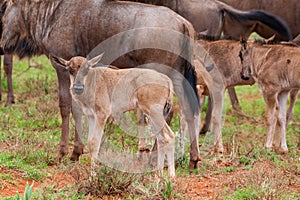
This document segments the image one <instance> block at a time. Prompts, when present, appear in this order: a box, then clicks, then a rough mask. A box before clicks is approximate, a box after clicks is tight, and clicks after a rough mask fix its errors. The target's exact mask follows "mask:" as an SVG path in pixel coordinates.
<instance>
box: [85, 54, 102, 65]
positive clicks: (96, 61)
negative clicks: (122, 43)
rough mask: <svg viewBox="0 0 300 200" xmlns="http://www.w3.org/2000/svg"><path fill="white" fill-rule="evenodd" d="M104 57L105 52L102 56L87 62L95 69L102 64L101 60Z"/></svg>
mask: <svg viewBox="0 0 300 200" xmlns="http://www.w3.org/2000/svg"><path fill="white" fill-rule="evenodd" d="M103 55H104V52H103V53H102V54H100V55H98V56H96V57H94V58H92V59H90V60H88V61H87V62H88V64H89V66H90V67H95V66H96V65H97V64H98V63H99V62H100V60H101V59H102V57H103Z"/></svg>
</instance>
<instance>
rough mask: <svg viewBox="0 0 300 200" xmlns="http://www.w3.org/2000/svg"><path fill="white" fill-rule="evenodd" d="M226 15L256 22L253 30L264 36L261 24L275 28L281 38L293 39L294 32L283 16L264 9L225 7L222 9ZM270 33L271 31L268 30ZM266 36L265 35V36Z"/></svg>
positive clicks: (275, 32)
mask: <svg viewBox="0 0 300 200" xmlns="http://www.w3.org/2000/svg"><path fill="white" fill-rule="evenodd" d="M222 12H223V13H224V16H225V17H226V15H228V16H229V17H230V18H231V19H232V20H235V21H238V22H240V23H243V22H251V21H252V23H253V24H256V26H257V27H256V28H255V29H254V30H253V31H255V32H257V33H258V34H260V35H261V36H263V31H262V29H261V28H258V27H259V26H267V27H268V28H270V29H272V30H274V34H276V35H277V36H278V37H279V38H280V39H281V40H284V41H289V40H292V34H291V31H290V28H289V27H288V25H287V24H286V22H285V21H283V20H282V19H281V18H279V17H277V16H275V15H272V14H270V13H268V12H266V11H263V10H249V11H240V10H236V9H233V8H232V7H229V6H228V7H224V8H223V9H222ZM268 33H269V34H270V32H268ZM263 37H264V36H263Z"/></svg>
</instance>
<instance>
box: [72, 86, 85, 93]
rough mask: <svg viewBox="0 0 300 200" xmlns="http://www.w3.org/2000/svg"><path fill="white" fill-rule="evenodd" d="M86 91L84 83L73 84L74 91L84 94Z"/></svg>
mask: <svg viewBox="0 0 300 200" xmlns="http://www.w3.org/2000/svg"><path fill="white" fill-rule="evenodd" d="M83 91H84V85H82V84H74V85H73V92H74V93H75V94H77V95H80V94H82V93H83Z"/></svg>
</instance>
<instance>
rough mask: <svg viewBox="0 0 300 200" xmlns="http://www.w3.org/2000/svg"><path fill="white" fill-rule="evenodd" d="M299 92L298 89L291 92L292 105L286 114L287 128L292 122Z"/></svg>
mask: <svg viewBox="0 0 300 200" xmlns="http://www.w3.org/2000/svg"><path fill="white" fill-rule="evenodd" d="M298 92H299V90H298V89H293V90H291V91H290V105H289V108H288V111H287V113H286V126H288V124H289V122H290V121H291V120H292V117H293V114H294V106H295V104H296V102H297V96H298ZM286 128H287V127H286Z"/></svg>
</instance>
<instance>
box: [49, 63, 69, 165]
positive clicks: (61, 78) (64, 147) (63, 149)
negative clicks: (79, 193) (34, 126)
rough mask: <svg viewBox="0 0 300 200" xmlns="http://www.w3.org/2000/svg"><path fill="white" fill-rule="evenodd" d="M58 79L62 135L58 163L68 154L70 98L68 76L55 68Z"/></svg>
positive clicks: (57, 157) (67, 73) (65, 72)
mask: <svg viewBox="0 0 300 200" xmlns="http://www.w3.org/2000/svg"><path fill="white" fill-rule="evenodd" d="M53 67H54V68H55V69H56V74H57V78H58V93H59V108H60V114H61V117H62V126H61V128H62V133H61V140H60V149H59V152H58V154H57V156H56V159H57V161H58V162H60V161H61V159H62V157H63V156H65V155H66V154H67V153H68V141H69V119H70V112H71V104H72V97H71V94H70V90H69V88H70V75H69V72H68V71H66V70H65V71H64V70H62V69H60V68H56V67H55V66H53Z"/></svg>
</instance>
